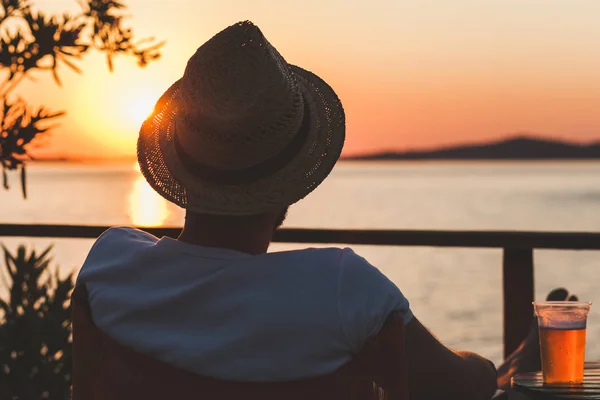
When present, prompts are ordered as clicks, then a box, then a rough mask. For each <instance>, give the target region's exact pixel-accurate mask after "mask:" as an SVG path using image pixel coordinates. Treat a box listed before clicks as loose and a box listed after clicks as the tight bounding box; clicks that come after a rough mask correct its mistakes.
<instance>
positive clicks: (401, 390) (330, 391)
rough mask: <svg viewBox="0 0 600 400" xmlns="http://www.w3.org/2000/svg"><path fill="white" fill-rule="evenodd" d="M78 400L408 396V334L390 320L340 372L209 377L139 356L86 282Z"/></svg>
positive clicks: (392, 399) (79, 299)
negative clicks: (103, 319)
mask: <svg viewBox="0 0 600 400" xmlns="http://www.w3.org/2000/svg"><path fill="white" fill-rule="evenodd" d="M71 304H72V312H73V400H130V399H145V400H154V399H156V400H159V399H160V400H163V399H177V400H191V399H194V400H196V399H220V400H280V399H286V400H309V399H310V400H384V399H385V400H406V399H408V380H407V371H406V362H405V361H406V353H405V348H404V331H403V326H402V324H401V323H399V322H398V320H397V319H395V318H390V319H389V320H388V322H386V324H385V326H384V328H383V329H382V330H381V332H380V333H379V335H377V337H375V338H373V340H372V341H370V342H369V343H368V344H367V345H366V346H365V348H364V349H363V351H361V353H360V354H359V355H358V356H357V357H355V359H353V360H352V361H351V362H349V363H348V364H346V365H344V366H342V367H341V368H340V369H338V370H337V371H335V372H333V373H331V374H328V375H324V376H320V377H316V378H310V379H303V380H298V381H290V382H260V383H259V382H232V381H223V380H218V379H213V378H208V377H204V376H200V375H197V374H194V373H192V372H188V371H186V370H182V369H179V368H177V367H174V366H171V365H168V364H166V363H163V362H161V361H159V360H157V359H155V358H152V357H150V356H148V355H145V354H141V353H138V352H136V351H134V350H133V349H130V348H128V347H125V346H123V345H121V344H119V343H117V342H116V341H115V340H113V339H112V338H110V337H109V336H108V335H107V334H106V333H104V332H103V331H102V330H100V329H99V328H98V327H97V326H95V325H94V323H93V321H92V312H91V309H90V306H89V301H88V292H87V289H86V287H85V286H84V285H78V286H77V287H76V289H75V291H74V292H73V295H72V300H71Z"/></svg>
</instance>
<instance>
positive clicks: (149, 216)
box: [129, 164, 169, 226]
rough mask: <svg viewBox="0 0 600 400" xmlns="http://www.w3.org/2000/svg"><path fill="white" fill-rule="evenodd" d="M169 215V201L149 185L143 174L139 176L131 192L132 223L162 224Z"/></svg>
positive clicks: (130, 214)
mask: <svg viewBox="0 0 600 400" xmlns="http://www.w3.org/2000/svg"><path fill="white" fill-rule="evenodd" d="M136 166H137V164H136ZM168 217H169V210H168V209H167V201H166V200H165V199H163V198H162V197H160V195H158V194H157V193H156V192H155V191H154V190H153V189H152V188H151V187H150V185H148V183H147V182H146V180H145V179H144V177H143V176H141V175H140V176H139V177H137V178H136V180H135V181H134V183H133V187H132V188H131V192H130V193H129V218H130V219H131V223H132V224H134V225H138V226H160V225H162V224H163V223H164V222H165V220H166V219H167V218H168Z"/></svg>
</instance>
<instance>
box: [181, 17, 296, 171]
mask: <svg viewBox="0 0 600 400" xmlns="http://www.w3.org/2000/svg"><path fill="white" fill-rule="evenodd" d="M179 91H180V102H179V106H178V107H179V109H178V110H177V115H176V116H175V119H174V124H175V126H174V128H175V129H174V130H175V134H176V135H177V139H178V140H179V141H180V143H181V145H182V148H183V149H184V151H185V152H186V153H187V154H188V155H189V156H190V157H191V158H193V159H195V160H196V161H198V162H201V163H203V164H205V165H208V166H211V167H216V168H221V169H232V170H235V169H243V168H247V167H251V166H253V165H257V164H260V163H261V162H263V161H265V160H268V159H269V158H271V157H273V156H274V155H276V154H278V153H279V152H280V151H281V150H282V149H283V148H284V147H285V146H286V145H287V144H288V143H289V142H290V141H291V140H292V139H293V138H294V137H295V135H296V134H297V132H298V129H299V128H300V125H301V122H302V117H303V106H304V103H303V98H302V94H301V91H300V88H299V86H298V83H297V82H296V81H295V79H294V76H293V73H292V71H291V70H290V68H289V66H288V64H287V63H286V62H285V60H284V59H283V57H282V56H281V55H280V54H279V53H278V52H277V50H276V49H275V48H274V47H273V46H272V45H271V44H270V43H269V42H268V41H267V40H266V38H265V37H264V35H263V34H262V32H261V31H260V29H259V28H258V27H257V26H255V25H254V24H252V23H251V22H248V21H246V22H240V23H238V24H235V25H232V26H230V27H228V28H226V29H225V30H223V31H221V32H220V33H218V34H217V35H215V36H214V37H213V38H212V39H210V40H209V41H208V42H206V43H205V44H203V45H202V46H201V47H200V48H198V50H197V51H196V53H195V54H194V55H193V56H192V57H191V58H190V60H189V61H188V64H187V67H186V70H185V73H184V75H183V78H182V79H181V84H180V86H179Z"/></svg>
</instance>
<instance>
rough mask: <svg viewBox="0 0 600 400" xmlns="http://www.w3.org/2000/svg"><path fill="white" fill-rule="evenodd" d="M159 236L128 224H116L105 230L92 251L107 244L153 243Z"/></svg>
mask: <svg viewBox="0 0 600 400" xmlns="http://www.w3.org/2000/svg"><path fill="white" fill-rule="evenodd" d="M157 241H158V238H157V237H156V236H154V235H151V234H150V233H148V232H145V231H142V230H140V229H136V228H132V227H128V226H115V227H112V228H109V229H107V230H106V231H104V232H103V233H102V234H101V235H100V236H99V237H98V239H96V242H95V243H94V246H92V251H93V250H94V249H96V248H99V247H105V246H124V245H130V244H131V243H132V242H136V243H140V244H142V243H149V244H153V243H156V242H157Z"/></svg>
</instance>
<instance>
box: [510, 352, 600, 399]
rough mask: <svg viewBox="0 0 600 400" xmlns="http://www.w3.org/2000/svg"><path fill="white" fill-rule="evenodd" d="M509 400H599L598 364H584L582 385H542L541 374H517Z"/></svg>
mask: <svg viewBox="0 0 600 400" xmlns="http://www.w3.org/2000/svg"><path fill="white" fill-rule="evenodd" d="M511 385H512V389H511V393H510V394H509V399H514V400H520V399H580V400H587V399H600V362H598V361H593V362H586V363H585V371H584V378H583V384H580V385H544V383H543V380H542V373H541V372H530V373H525V374H517V375H515V376H514V377H513V378H512V380H511Z"/></svg>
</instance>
